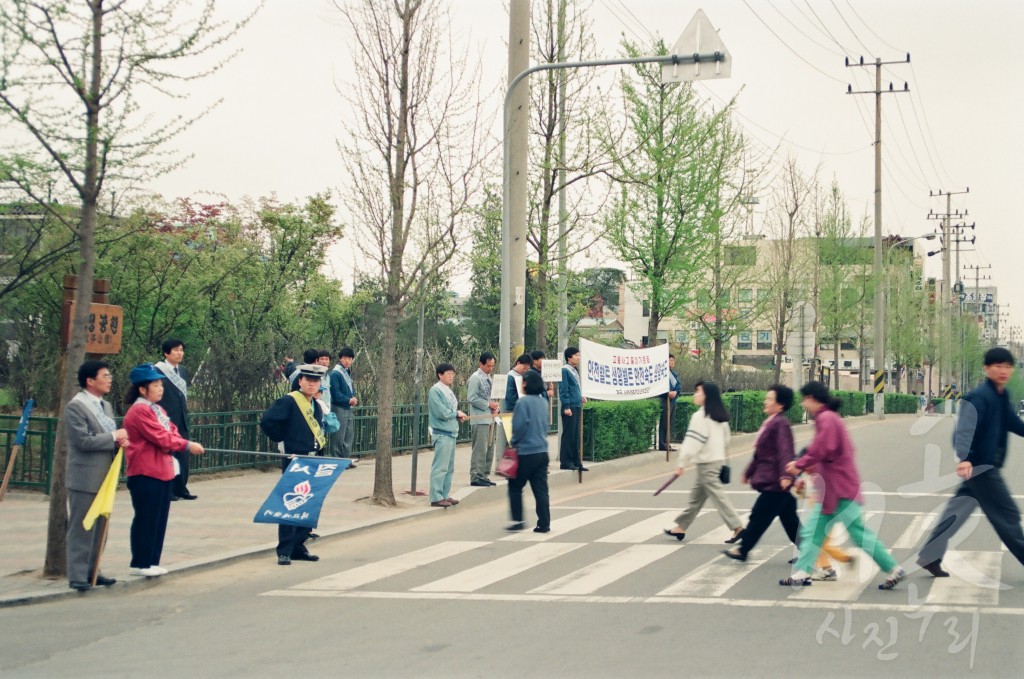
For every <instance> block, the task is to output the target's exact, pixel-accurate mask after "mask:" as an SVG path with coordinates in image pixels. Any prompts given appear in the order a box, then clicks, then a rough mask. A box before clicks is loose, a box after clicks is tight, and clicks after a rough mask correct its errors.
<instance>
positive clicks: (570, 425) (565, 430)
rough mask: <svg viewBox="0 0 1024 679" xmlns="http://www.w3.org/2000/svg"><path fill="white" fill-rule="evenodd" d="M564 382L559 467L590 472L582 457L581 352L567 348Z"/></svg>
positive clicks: (560, 395)
mask: <svg viewBox="0 0 1024 679" xmlns="http://www.w3.org/2000/svg"><path fill="white" fill-rule="evenodd" d="M564 355H565V365H563V366H562V381H561V382H559V383H558V402H559V403H560V404H561V408H562V441H561V445H560V446H559V449H558V462H559V467H561V468H562V469H573V470H580V471H589V470H588V469H587V468H586V467H584V466H583V458H582V457H581V456H580V432H581V431H582V429H583V404H584V403H586V402H587V399H585V398H583V390H582V389H581V388H580V374H579V372H577V370H578V366H579V364H580V350H579V349H577V348H576V347H566V349H565V354H564Z"/></svg>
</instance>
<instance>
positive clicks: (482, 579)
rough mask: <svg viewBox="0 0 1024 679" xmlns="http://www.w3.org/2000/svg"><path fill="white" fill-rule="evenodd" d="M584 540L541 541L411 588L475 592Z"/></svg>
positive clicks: (576, 547) (413, 589)
mask: <svg viewBox="0 0 1024 679" xmlns="http://www.w3.org/2000/svg"><path fill="white" fill-rule="evenodd" d="M585 544H586V543H584V542H544V543H541V544H537V545H532V546H530V547H527V548H526V549H522V550H520V551H518V552H515V553H513V554H507V555H505V556H503V557H500V558H498V559H494V560H493V561H488V562H487V563H484V564H480V565H479V566H474V567H473V568H469V569H466V570H464V571H461V572H459V573H456V574H455V575H451V576H448V577H446V578H441V579H440V580H435V581H434V582H430V583H427V584H425V585H421V586H419V587H413V588H412V591H414V592H475V591H477V590H478V589H483V588H484V587H487V586H488V585H493V584H494V583H496V582H500V581H501V580H504V579H506V578H510V577H512V576H513V575H518V574H519V573H522V572H523V571H525V570H529V569H530V568H533V567H534V566H539V565H541V564H543V563H546V562H548V561H551V560H552V559H554V558H557V557H559V556H562V555H563V554H568V553H569V552H571V551H573V550H574V549H579V548H580V547H583V546H584V545H585Z"/></svg>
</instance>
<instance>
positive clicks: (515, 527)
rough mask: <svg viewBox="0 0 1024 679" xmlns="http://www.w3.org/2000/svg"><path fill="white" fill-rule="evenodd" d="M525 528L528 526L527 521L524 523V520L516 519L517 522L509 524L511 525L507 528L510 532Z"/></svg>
mask: <svg viewBox="0 0 1024 679" xmlns="http://www.w3.org/2000/svg"><path fill="white" fill-rule="evenodd" d="M524 528H526V524H525V523H523V522H522V521H516V522H515V523H513V524H511V525H509V527H508V528H506V529H505V530H507V531H508V532H510V533H515V532H516V531H520V530H523V529H524Z"/></svg>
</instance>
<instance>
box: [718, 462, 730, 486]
mask: <svg viewBox="0 0 1024 679" xmlns="http://www.w3.org/2000/svg"><path fill="white" fill-rule="evenodd" d="M731 478H732V470H731V469H729V465H727V464H723V465H722V468H721V469H719V470H718V480H719V481H721V482H722V483H729V479H731Z"/></svg>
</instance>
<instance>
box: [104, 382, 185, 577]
mask: <svg viewBox="0 0 1024 679" xmlns="http://www.w3.org/2000/svg"><path fill="white" fill-rule="evenodd" d="M128 379H129V380H131V383H132V386H131V388H130V389H129V391H128V395H127V396H125V399H124V400H125V404H126V405H128V406H129V408H128V412H127V413H125V416H124V425H123V426H124V428H125V430H126V431H127V432H128V439H129V440H130V441H131V445H130V446H128V450H127V451H126V453H125V456H126V458H127V460H128V468H127V471H126V475H127V476H128V492H129V494H130V495H131V496H132V509H134V510H135V516H134V518H132V527H131V534H130V540H131V546H132V562H131V568H130V569H129V571H128V572H129V573H130V574H131V575H145V576H147V577H152V576H156V575H165V574H166V573H167V570H166V569H164V568H161V567H160V554H161V552H162V551H163V548H164V534H165V533H166V531H167V515H168V513H169V512H170V507H171V481H172V480H174V477H175V475H176V474H177V472H176V471H175V465H176V464H177V460H175V459H174V453H176V452H179V451H184V450H187V451H188V452H190V453H192V454H193V455H200V454H202V453H203V452H204V451H203V447H202V446H201V445H199V444H198V443H196V442H194V441H186V440H185V439H183V438H181V436H179V435H178V428H177V427H175V426H174V423H173V422H171V420H170V419H169V418H168V417H167V413H166V412H164V409H163V408H161V407H160V406H158V405H157V402H158V401H159V400H160V398H161V397H162V396H163V394H164V383H163V374H162V373H160V372H159V371H157V369H156V368H154V367H153V366H152V365H151V364H149V363H144V364H142V365H137V366H135V367H134V368H132V371H131V373H130V374H129V376H128Z"/></svg>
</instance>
